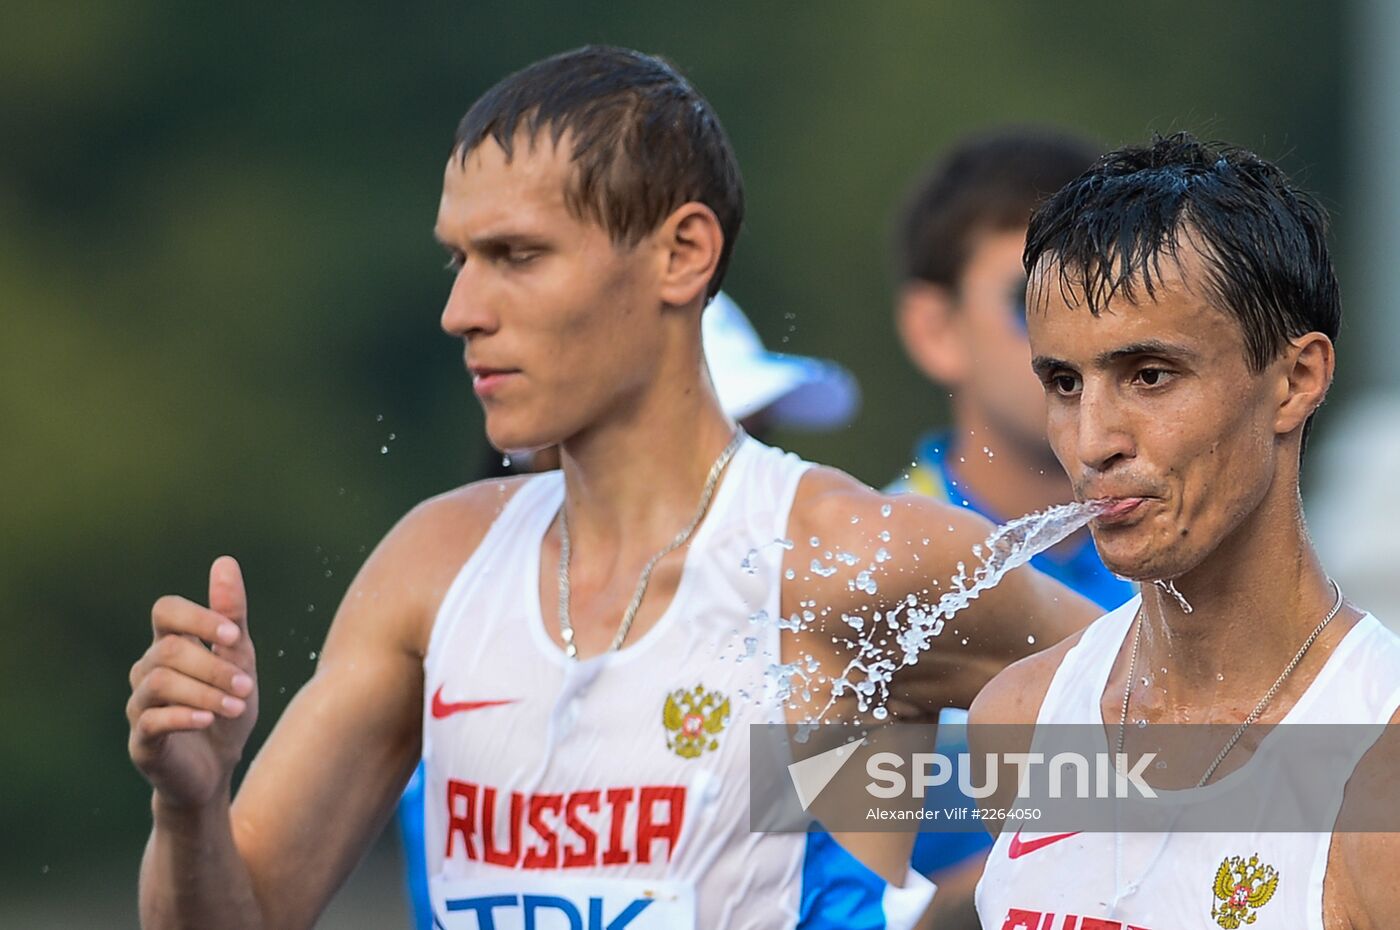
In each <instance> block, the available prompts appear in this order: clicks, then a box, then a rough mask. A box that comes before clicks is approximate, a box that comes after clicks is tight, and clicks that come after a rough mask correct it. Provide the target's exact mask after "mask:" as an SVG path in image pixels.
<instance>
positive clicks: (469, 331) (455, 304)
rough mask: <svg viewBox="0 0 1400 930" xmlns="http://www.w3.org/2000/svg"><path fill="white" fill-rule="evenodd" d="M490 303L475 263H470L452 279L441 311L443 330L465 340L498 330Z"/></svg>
mask: <svg viewBox="0 0 1400 930" xmlns="http://www.w3.org/2000/svg"><path fill="white" fill-rule="evenodd" d="M489 303H490V302H489V301H488V300H487V299H486V294H485V293H484V289H483V288H482V287H481V283H480V282H479V281H478V280H477V275H476V274H475V268H474V267H473V264H472V263H471V262H467V263H466V264H464V265H463V266H462V268H461V269H460V270H459V271H458V272H457V276H456V277H455V278H453V279H452V290H451V291H449V292H448V295H447V303H446V304H445V305H444V306H443V308H442V319H441V321H440V322H441V325H442V331H443V332H445V333H447V334H448V335H449V336H457V337H459V338H462V339H470V338H471V337H472V336H475V335H478V334H480V333H489V332H493V331H495V329H496V326H497V319H496V316H495V314H494V313H492V312H491V311H490V309H489Z"/></svg>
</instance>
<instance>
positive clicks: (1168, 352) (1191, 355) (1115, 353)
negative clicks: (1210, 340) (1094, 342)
mask: <svg viewBox="0 0 1400 930" xmlns="http://www.w3.org/2000/svg"><path fill="white" fill-rule="evenodd" d="M1135 355H1156V356H1159V357H1161V358H1168V359H1178V360H1180V361H1188V362H1189V361H1194V360H1195V359H1197V358H1199V355H1198V354H1197V353H1196V352H1195V351H1193V350H1192V349H1189V348H1187V347H1186V346H1183V345H1179V344H1176V343H1171V342H1162V341H1161V340H1158V339H1148V340H1145V341H1143V342H1134V343H1131V344H1129V345H1125V346H1119V347H1118V348H1116V349H1109V350H1108V351H1107V352H1100V353H1099V354H1098V355H1096V356H1095V357H1094V365H1095V366H1096V367H1098V368H1107V367H1109V366H1110V365H1112V364H1113V363H1114V362H1118V361H1122V360H1123V359H1125V358H1131V357H1132V356H1135Z"/></svg>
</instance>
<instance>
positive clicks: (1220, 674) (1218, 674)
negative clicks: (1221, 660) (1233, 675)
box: [1215, 672, 1225, 681]
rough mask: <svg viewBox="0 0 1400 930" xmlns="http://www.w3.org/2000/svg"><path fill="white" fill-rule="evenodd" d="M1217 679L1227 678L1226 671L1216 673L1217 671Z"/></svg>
mask: <svg viewBox="0 0 1400 930" xmlns="http://www.w3.org/2000/svg"><path fill="white" fill-rule="evenodd" d="M1215 680H1216V681H1224V680H1225V673H1224V672H1216V673H1215Z"/></svg>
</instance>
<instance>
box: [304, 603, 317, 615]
mask: <svg viewBox="0 0 1400 930" xmlns="http://www.w3.org/2000/svg"><path fill="white" fill-rule="evenodd" d="M306 612H307V613H309V614H314V613H315V612H316V605H315V604H307V605H306Z"/></svg>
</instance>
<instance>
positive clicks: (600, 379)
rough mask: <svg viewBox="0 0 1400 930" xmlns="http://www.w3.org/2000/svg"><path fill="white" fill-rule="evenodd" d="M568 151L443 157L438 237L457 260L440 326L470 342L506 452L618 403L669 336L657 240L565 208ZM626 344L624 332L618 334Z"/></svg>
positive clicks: (490, 432) (568, 431) (580, 424)
mask: <svg viewBox="0 0 1400 930" xmlns="http://www.w3.org/2000/svg"><path fill="white" fill-rule="evenodd" d="M570 170H571V169H570V165H569V145H568V139H567V137H565V139H564V140H563V141H562V142H561V143H560V144H559V145H558V146H555V145H553V144H551V142H550V140H549V138H548V136H547V134H545V135H544V136H542V138H541V139H539V140H538V141H537V142H536V144H534V145H531V144H530V143H529V141H528V140H527V139H525V138H524V137H522V138H520V139H518V140H517V141H516V144H515V148H514V155H513V157H512V158H511V159H510V160H509V161H507V159H506V157H505V153H504V152H503V151H502V150H501V148H500V146H498V145H497V144H496V143H495V142H494V141H493V140H490V139H488V140H487V141H486V142H484V143H482V144H481V145H480V146H478V147H477V148H476V149H474V150H473V151H472V152H471V153H470V154H469V155H468V156H467V158H466V160H465V162H463V161H462V160H461V159H460V158H459V157H458V156H457V155H455V154H454V155H453V157H451V158H450V159H448V163H447V167H446V170H445V171H444V173H443V185H442V200H441V202H440V204H439V207H438V217H437V224H436V227H435V229H434V234H435V235H436V236H437V238H438V239H439V241H441V242H442V244H443V246H444V247H445V248H446V249H447V250H448V252H449V254H450V255H451V257H452V262H451V266H450V267H452V269H453V274H454V277H453V282H452V290H451V293H450V294H449V295H448V298H447V305H446V306H445V307H444V308H443V311H442V328H443V330H444V331H445V332H447V333H448V334H450V335H453V336H458V337H461V338H462V339H463V340H464V343H465V346H466V353H465V356H466V365H467V369H468V371H469V372H470V374H471V376H472V387H473V389H474V391H475V393H476V395H477V398H478V399H479V400H480V402H481V405H482V408H483V410H484V411H485V414H486V433H487V436H488V437H489V438H490V440H491V443H492V445H494V446H496V448H498V449H505V450H517V449H535V448H540V447H542V446H546V445H551V444H554V443H558V442H561V441H563V440H565V439H568V438H570V437H571V436H574V435H576V434H578V433H579V432H582V431H584V430H587V429H588V428H590V427H591V426H594V425H596V424H597V423H598V422H599V421H601V420H602V419H604V418H606V417H607V416H608V415H609V414H610V413H612V412H616V411H618V410H621V409H623V408H624V407H625V406H626V403H627V399H628V397H629V396H630V395H632V394H633V393H635V392H636V391H638V390H640V389H641V386H643V385H645V384H647V383H648V382H649V380H650V379H651V377H652V375H653V373H654V371H653V370H654V368H655V366H656V364H657V359H658V358H659V357H660V355H661V350H662V341H663V337H664V334H663V332H662V326H661V321H660V317H661V314H660V313H659V304H660V301H659V300H658V298H657V279H658V274H657V271H658V268H659V267H660V265H659V263H658V261H657V257H656V250H655V249H654V248H653V247H652V246H653V245H654V244H653V243H651V242H650V241H649V240H648V239H646V238H644V239H643V240H642V242H641V243H640V244H639V245H637V246H635V247H628V246H618V245H615V244H614V243H613V242H612V240H611V239H610V237H609V236H608V234H607V232H606V231H605V230H604V229H603V228H602V227H601V226H599V225H598V224H597V223H596V222H594V221H592V220H591V219H583V218H580V217H577V216H575V215H574V214H573V213H572V212H571V211H570V210H569V208H568V206H567V205H566V202H565V189H566V186H567V184H568V182H569V180H570V179H571V174H570ZM624 336H625V338H623V337H624Z"/></svg>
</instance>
